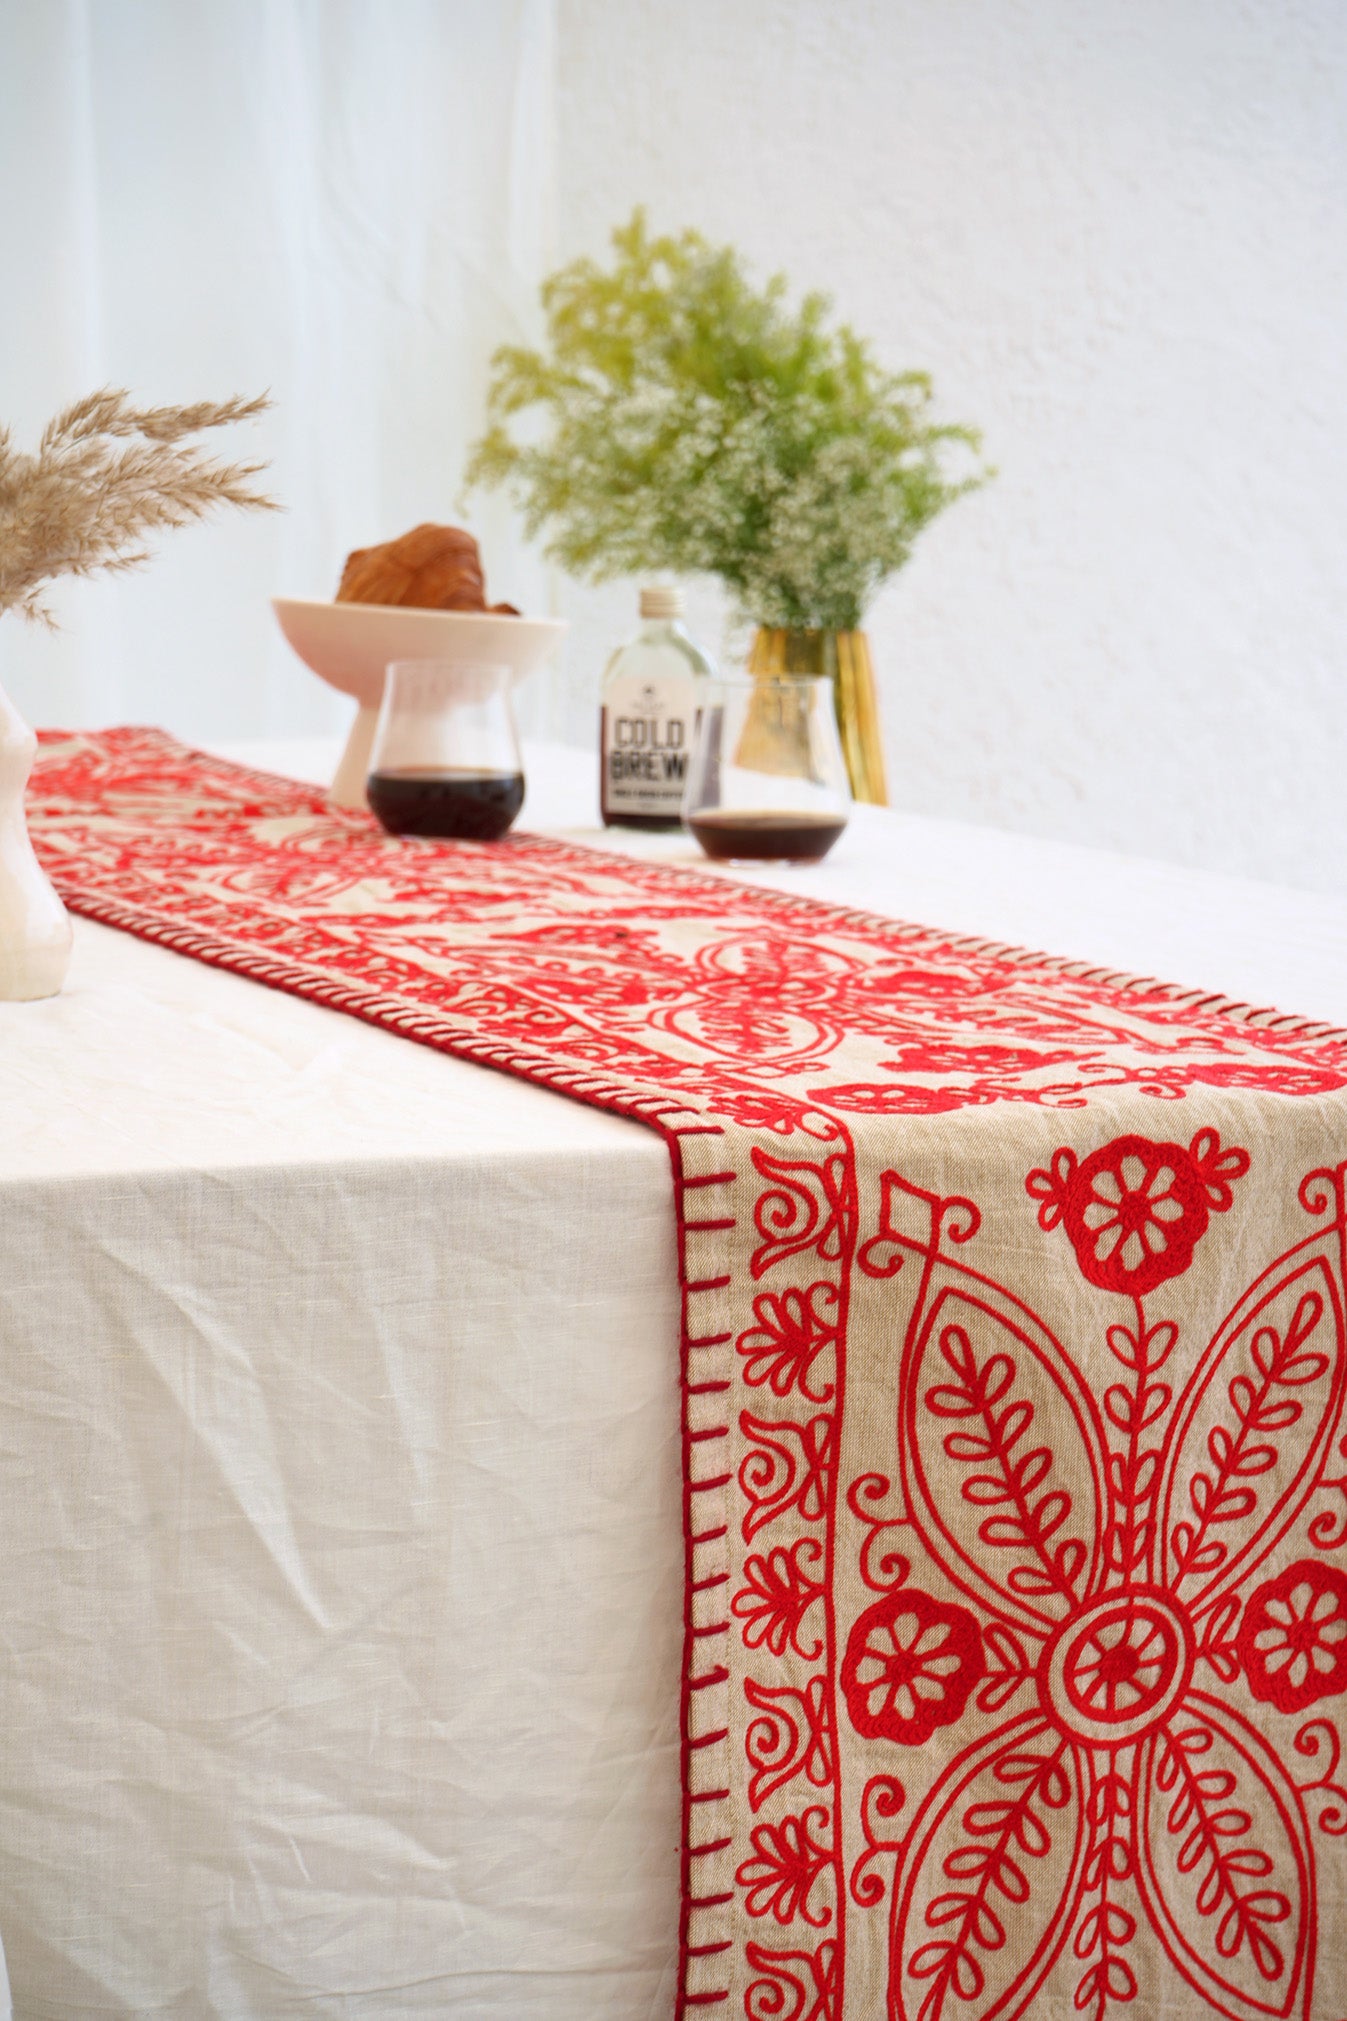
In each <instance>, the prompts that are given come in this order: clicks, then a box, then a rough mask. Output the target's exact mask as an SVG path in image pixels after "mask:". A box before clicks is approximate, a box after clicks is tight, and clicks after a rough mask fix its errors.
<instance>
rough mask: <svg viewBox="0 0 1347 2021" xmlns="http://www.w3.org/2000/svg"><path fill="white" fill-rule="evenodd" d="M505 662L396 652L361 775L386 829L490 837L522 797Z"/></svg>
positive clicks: (506, 821) (466, 837)
mask: <svg viewBox="0 0 1347 2021" xmlns="http://www.w3.org/2000/svg"><path fill="white" fill-rule="evenodd" d="M512 678H513V677H512V674H511V671H510V669H509V668H508V667H493V666H474V665H466V664H464V663H462V662H459V661H449V660H394V661H392V663H391V664H390V666H389V668H388V671H387V674H386V675H385V677H384V694H383V705H382V707H381V708H380V710H379V722H378V726H377V728H376V729H375V732H374V744H373V747H372V749H371V752H370V772H369V778H368V779H367V781H366V783H365V791H366V793H367V795H368V797H369V804H370V808H371V811H372V812H373V813H374V814H375V815H377V817H378V819H379V820H380V821H381V822H382V823H383V825H384V827H385V828H387V829H388V831H389V833H390V834H392V835H441V836H451V837H454V838H455V839H457V840H459V841H462V842H494V841H495V840H496V838H497V836H500V835H503V834H504V833H505V831H506V829H507V828H508V827H509V826H510V823H511V822H512V821H513V820H514V818H515V816H516V814H518V812H519V810H520V808H521V807H522V806H523V804H524V768H523V762H522V760H521V758H520V755H519V737H518V733H517V731H516V730H515V723H514V713H513V711H512V710H511V707H510V684H511V680H512Z"/></svg>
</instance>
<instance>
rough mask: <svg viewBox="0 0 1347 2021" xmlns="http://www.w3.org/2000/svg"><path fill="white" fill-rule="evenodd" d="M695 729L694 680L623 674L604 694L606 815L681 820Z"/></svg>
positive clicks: (695, 696) (604, 800)
mask: <svg viewBox="0 0 1347 2021" xmlns="http://www.w3.org/2000/svg"><path fill="white" fill-rule="evenodd" d="M696 727H697V690H696V684H695V682H694V681H693V680H691V679H688V680H685V681H682V680H678V679H677V678H674V679H669V678H667V677H665V678H662V679H659V680H647V679H644V678H643V677H642V676H641V675H640V674H626V675H620V676H619V677H618V679H617V680H615V681H613V682H611V683H610V685H609V686H608V687H606V688H605V689H604V695H603V806H604V812H605V813H612V814H644V815H646V816H653V817H654V818H656V819H657V820H663V821H677V819H678V815H679V809H680V807H681V806H682V802H683V788H684V786H685V785H686V784H687V774H688V761H689V759H690V758H691V756H692V739H693V733H694V731H695V729H696Z"/></svg>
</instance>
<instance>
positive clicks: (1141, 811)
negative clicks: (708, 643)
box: [535, 0, 1347, 889]
mask: <svg viewBox="0 0 1347 2021" xmlns="http://www.w3.org/2000/svg"><path fill="white" fill-rule="evenodd" d="M558 49H559V62H560V74H559V87H560V121H559V137H560V138H559V147H560V152H559V176H560V182H559V199H560V200H559V216H560V220H561V229H562V244H561V247H560V250H561V252H562V253H563V254H570V253H573V252H577V251H581V250H584V251H598V250H600V249H601V247H602V245H603V242H604V239H605V235H606V232H607V230H608V228H609V226H610V225H611V224H612V223H613V222H614V221H616V220H618V219H620V218H622V217H625V216H626V214H627V213H628V212H629V211H630V209H631V206H632V205H633V203H635V202H637V201H642V202H644V203H646V204H647V205H648V206H649V209H650V212H651V215H652V220H653V222H654V223H656V224H657V225H659V226H661V227H675V226H681V225H683V224H695V225H697V226H698V227H700V228H701V229H702V230H704V231H705V232H707V233H708V234H709V235H711V236H712V237H715V238H724V239H730V240H733V241H734V242H735V243H736V244H738V245H739V246H740V247H741V249H742V250H743V251H744V252H745V253H746V254H748V255H749V256H750V257H751V259H752V260H753V261H754V263H755V264H758V265H760V266H761V267H762V268H763V269H764V270H765V269H767V268H770V267H775V266H780V267H784V268H785V269H786V270H787V271H788V272H789V273H790V275H791V276H792V278H793V279H794V280H795V281H796V282H797V283H798V284H799V285H800V286H801V287H805V286H819V285H822V286H825V287H827V288H828V289H829V290H830V291H831V292H832V293H833V295H834V296H835V298H836V301H837V304H838V307H839V309H840V310H841V311H842V312H843V313H844V314H845V315H846V316H847V317H848V318H850V319H851V320H852V321H853V322H854V323H855V324H856V325H857V326H858V327H859V328H860V329H861V330H862V331H865V332H867V333H869V334H870V335H872V336H873V338H874V340H875V342H876V344H877V345H878V348H879V350H880V352H881V354H882V355H883V356H884V357H885V358H886V359H887V360H888V361H889V362H891V363H892V364H895V365H922V366H925V367H927V368H928V369H930V370H931V371H932V372H933V374H934V375H935V379H936V386H937V392H938V394H939V395H940V397H941V403H942V406H943V408H944V410H945V412H946V413H947V414H948V415H949V416H950V417H952V418H958V419H969V420H974V421H977V422H979V423H980V424H981V425H982V426H983V428H984V429H985V431H986V435H987V442H988V448H989V452H990V454H991V456H992V458H993V460H994V461H995V462H996V463H997V464H998V466H999V468H1000V476H999V478H998V479H997V481H996V483H995V484H994V485H993V486H992V487H991V488H990V489H989V490H987V491H986V492H985V493H983V494H982V495H981V496H979V497H977V498H975V499H973V500H971V501H966V502H964V503H963V504H961V505H959V506H957V507H956V508H955V509H954V510H953V511H951V512H950V513H949V515H948V516H947V517H946V519H945V520H944V521H942V522H939V523H937V525H936V526H935V527H933V528H932V529H931V530H930V531H929V532H928V533H927V535H926V536H925V538H924V541H923V543H922V545H921V547H920V550H919V552H918V555H917V558H916V560H915V561H914V562H913V564H912V566H911V567H910V568H909V569H908V570H907V572H906V573H905V574H904V575H903V576H902V577H901V578H900V579H899V580H898V581H897V582H895V583H894V584H893V585H892V586H891V587H890V589H889V590H888V591H887V592H886V594H885V595H884V597H883V598H882V599H881V601H880V602H879V604H878V605H877V606H876V608H875V610H874V612H873V615H872V619H871V626H870V629H871V633H872V638H873V642H874V646H875V650H876V654H877V659H878V664H879V668H880V675H881V681H882V685H883V698H884V707H885V712H886V717H887V725H888V741H889V755H890V767H891V779H892V787H893V796H894V798H895V800H897V801H899V802H900V803H901V804H902V805H904V806H906V807H910V808H915V809H920V810H924V811H929V812H932V813H941V814H948V815H953V816H958V817H962V818H966V819H970V820H974V821H983V822H988V823H994V824H998V825H1003V826H1007V827H1014V828H1020V829H1025V830H1029V831H1031V832H1034V833H1037V834H1042V835H1054V836H1065V837H1071V838H1074V839H1077V840H1083V841H1090V842H1098V843H1101V844H1108V845H1113V846H1116V847H1118V848H1123V849H1127V850H1130V851H1136V852H1141V853H1145V854H1149V855H1155V856H1164V857H1170V858H1175V859H1180V860H1182V861H1185V862H1189V863H1195V864H1206V865H1211V866H1219V867H1226V868H1230V869H1237V870H1240V871H1243V872H1247V873H1253V874H1255V875H1265V876H1268V877H1273V878H1278V879H1281V880H1284V881H1286V882H1291V883H1298V884H1306V885H1315V886H1322V887H1327V888H1330V889H1347V5H1344V4H1343V0H560V7H559V36H558ZM563 597H564V601H565V603H566V604H567V606H568V607H569V609H570V612H571V614H572V616H573V618H574V619H575V621H576V631H575V632H574V633H573V635H572V639H571V645H570V650H569V653H568V656H567V672H566V681H567V684H568V695H567V696H566V697H563V696H562V695H561V694H560V693H558V694H557V695H556V696H555V697H554V698H553V701H552V706H551V708H550V709H549V710H548V711H547V713H549V714H552V715H553V716H554V719H555V720H563V719H564V720H565V721H566V722H567V723H568V724H569V726H570V727H571V728H572V730H573V731H575V732H576V733H577V734H588V730H589V723H590V705H591V696H592V693H593V683H594V681H595V680H596V678H597V670H598V667H599V665H600V662H601V660H602V657H603V653H604V651H605V649H606V647H607V645H608V644H609V643H610V641H611V639H612V637H613V636H614V634H615V633H620V632H621V631H622V629H623V628H624V626H625V625H626V622H627V614H628V611H629V609H630V599H629V597H628V595H626V594H625V593H622V592H605V593H604V594H603V595H602V596H595V595H594V594H593V593H592V592H588V593H585V594H584V595H579V594H577V593H576V592H575V591H574V590H573V589H571V588H566V589H564V590H563ZM698 609H699V615H701V616H702V618H703V621H704V622H705V623H706V624H708V625H713V624H714V623H715V616H714V605H713V603H712V602H710V601H702V602H701V603H700V604H699V606H698ZM713 642H714V641H713ZM539 700H540V701H541V698H539ZM535 706H537V704H535Z"/></svg>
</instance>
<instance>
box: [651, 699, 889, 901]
mask: <svg viewBox="0 0 1347 2021" xmlns="http://www.w3.org/2000/svg"><path fill="white" fill-rule="evenodd" d="M850 811H851V793H850V789H849V788H848V785H847V769H846V763H845V761H844V759H843V757H842V747H841V745H840V743H839V742H838V737H837V716H836V713H835V710H834V706H833V685H832V682H831V681H830V680H828V679H827V678H826V676H824V677H819V676H815V675H804V674H771V675H756V676H755V675H737V676H726V677H724V678H722V679H719V680H715V681H713V682H712V683H711V684H710V689H709V691H708V694H707V698H706V700H705V702H704V703H703V705H702V715H701V722H700V724H699V726H698V731H697V741H696V743H695V744H694V746H693V751H692V762H691V764H690V765H689V767H688V783H687V791H686V792H685V794H684V795H683V819H684V820H685V821H686V822H687V825H688V827H689V828H690V829H691V830H692V832H693V834H694V835H695V836H696V838H697V840H698V842H700V844H701V846H702V848H703V849H704V850H705V852H706V854H707V855H708V856H710V857H712V858H713V859H714V860H716V861H718V862H727V863H817V862H818V861H819V859H820V857H823V856H826V855H827V853H828V851H829V850H830V849H831V848H832V846H833V844H834V842H836V840H837V838H838V836H839V835H840V834H841V833H842V830H843V829H844V828H845V827H846V825H847V816H848V815H849V813H850Z"/></svg>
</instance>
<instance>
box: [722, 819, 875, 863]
mask: <svg viewBox="0 0 1347 2021" xmlns="http://www.w3.org/2000/svg"><path fill="white" fill-rule="evenodd" d="M846 825H847V824H846V822H845V821H844V820H841V819H839V818H838V816H837V815H836V814H774V813H758V812H757V811H756V810H754V811H745V812H742V813H736V812H734V811H733V810H732V809H731V810H727V811H726V812H724V813H720V812H716V811H711V812H708V813H705V814H694V815H693V816H692V817H691V819H690V820H689V822H688V826H689V828H690V829H691V830H692V832H693V834H694V835H695V836H696V838H697V840H698V841H699V842H700V843H701V845H702V848H703V849H704V850H705V851H706V853H707V855H708V856H709V857H711V858H712V859H713V860H714V861H716V862H718V863H725V862H730V861H737V862H740V863H769V862H774V863H817V862H818V860H819V858H820V857H822V856H826V855H827V854H828V851H829V850H830V849H831V848H832V846H833V844H834V842H836V840H837V838H838V836H839V835H840V834H841V833H842V830H843V829H844V828H845V827H846Z"/></svg>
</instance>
